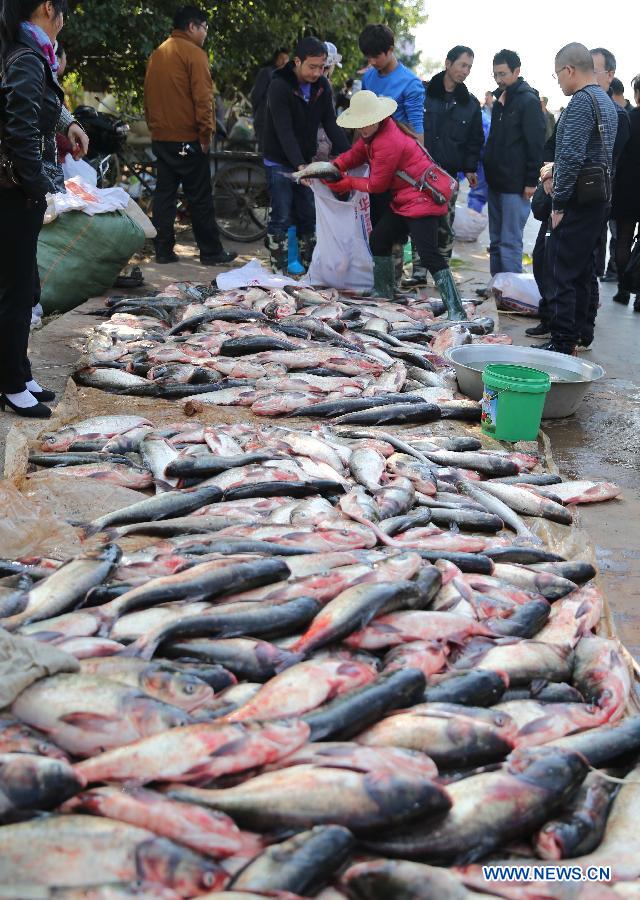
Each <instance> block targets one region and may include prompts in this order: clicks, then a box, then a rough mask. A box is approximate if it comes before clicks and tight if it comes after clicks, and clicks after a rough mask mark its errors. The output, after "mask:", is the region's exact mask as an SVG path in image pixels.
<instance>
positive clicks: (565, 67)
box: [552, 66, 569, 81]
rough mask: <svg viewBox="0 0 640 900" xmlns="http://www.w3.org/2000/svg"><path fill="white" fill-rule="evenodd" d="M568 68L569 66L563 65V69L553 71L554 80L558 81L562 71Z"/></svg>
mask: <svg viewBox="0 0 640 900" xmlns="http://www.w3.org/2000/svg"><path fill="white" fill-rule="evenodd" d="M568 68H569V66H563V67H562V69H558V70H557V72H554V73H553V76H552V77H553V80H554V81H557V80H558V77H559V75H560V72H562V71H563V69H568Z"/></svg>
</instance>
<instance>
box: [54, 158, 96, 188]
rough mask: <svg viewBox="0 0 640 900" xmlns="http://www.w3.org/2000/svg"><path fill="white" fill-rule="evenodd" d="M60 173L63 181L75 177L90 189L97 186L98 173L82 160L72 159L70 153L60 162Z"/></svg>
mask: <svg viewBox="0 0 640 900" xmlns="http://www.w3.org/2000/svg"><path fill="white" fill-rule="evenodd" d="M62 171H63V173H64V180H65V181H68V180H69V179H70V178H75V177H76V176H77V177H78V178H81V179H82V181H85V182H86V183H87V184H90V185H91V187H96V186H97V184H98V173H97V172H96V170H95V169H94V168H93V166H90V165H89V163H88V162H85V161H84V159H74V158H73V156H72V155H71V154H70V153H67V155H66V156H65V158H64V160H63V162H62Z"/></svg>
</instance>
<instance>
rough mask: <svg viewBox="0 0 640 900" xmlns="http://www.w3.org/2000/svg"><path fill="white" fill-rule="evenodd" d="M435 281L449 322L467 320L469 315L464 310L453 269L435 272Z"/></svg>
mask: <svg viewBox="0 0 640 900" xmlns="http://www.w3.org/2000/svg"><path fill="white" fill-rule="evenodd" d="M433 280H434V282H435V285H436V287H437V288H438V293H439V294H440V297H441V298H442V302H443V303H444V305H445V306H446V308H447V319H449V321H463V320H465V319H466V318H467V314H466V312H465V311H464V309H463V308H462V300H461V299H460V294H459V293H458V288H457V287H456V283H455V281H454V280H453V275H452V274H451V269H440V271H439V272H435V273H434V275H433Z"/></svg>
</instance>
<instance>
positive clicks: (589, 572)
mask: <svg viewBox="0 0 640 900" xmlns="http://www.w3.org/2000/svg"><path fill="white" fill-rule="evenodd" d="M528 568H530V569H531V570H532V571H534V572H550V573H551V574H552V575H557V577H558V578H566V579H567V580H568V581H572V582H573V583H574V584H586V583H587V581H591V580H592V579H593V578H595V577H596V570H595V568H594V566H592V565H591V563H588V562H583V561H582V560H580V559H572V560H569V561H568V562H539V563H533V564H532V565H531V566H529V567H528Z"/></svg>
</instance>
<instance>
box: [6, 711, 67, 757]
mask: <svg viewBox="0 0 640 900" xmlns="http://www.w3.org/2000/svg"><path fill="white" fill-rule="evenodd" d="M4 753H29V754H32V755H34V756H47V757H50V758H51V759H62V760H66V759H68V756H67V754H66V753H65V752H64V750H61V749H60V748H59V747H56V745H55V744H53V743H51V741H49V740H47V737H46V735H44V734H43V733H42V732H40V731H36V729H35V728H31V727H30V726H29V725H25V724H24V722H20V721H19V720H18V719H15V718H12V717H5V716H3V717H2V718H0V754H4Z"/></svg>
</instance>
